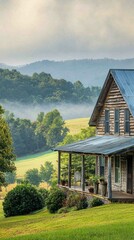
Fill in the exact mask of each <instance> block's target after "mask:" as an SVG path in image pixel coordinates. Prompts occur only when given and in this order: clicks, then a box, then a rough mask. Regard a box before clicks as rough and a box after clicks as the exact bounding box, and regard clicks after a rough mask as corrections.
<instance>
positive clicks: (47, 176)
mask: <svg viewBox="0 0 134 240" xmlns="http://www.w3.org/2000/svg"><path fill="white" fill-rule="evenodd" d="M53 172H54V168H53V164H52V163H51V162H48V161H46V162H45V164H44V166H43V165H41V167H40V178H41V180H43V181H45V182H47V184H50V183H51V179H52V174H53Z"/></svg>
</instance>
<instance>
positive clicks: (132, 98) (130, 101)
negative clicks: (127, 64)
mask: <svg viewBox="0 0 134 240" xmlns="http://www.w3.org/2000/svg"><path fill="white" fill-rule="evenodd" d="M111 74H112V76H113V77H114V80H115V82H116V83H117V85H118V87H119V89H120V91H121V93H122V96H123V98H124V100H125V101H126V103H127V105H128V107H129V109H130V112H131V113H132V115H133V116H134V69H128V70H127V69H125V70H124V69H121V70H111Z"/></svg>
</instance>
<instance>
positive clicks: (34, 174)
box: [25, 168, 41, 186]
mask: <svg viewBox="0 0 134 240" xmlns="http://www.w3.org/2000/svg"><path fill="white" fill-rule="evenodd" d="M25 180H26V181H28V182H29V183H31V184H32V185H35V186H38V185H39V183H40V182H41V178H40V174H39V172H38V169H37V168H33V169H29V170H28V171H27V172H26V174H25Z"/></svg>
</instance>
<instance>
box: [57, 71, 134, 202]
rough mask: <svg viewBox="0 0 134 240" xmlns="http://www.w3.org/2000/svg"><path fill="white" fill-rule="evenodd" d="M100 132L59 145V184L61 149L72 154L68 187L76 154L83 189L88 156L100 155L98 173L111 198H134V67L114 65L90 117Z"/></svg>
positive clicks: (83, 189) (97, 159)
mask: <svg viewBox="0 0 134 240" xmlns="http://www.w3.org/2000/svg"><path fill="white" fill-rule="evenodd" d="M89 125H90V126H95V127H96V136H95V137H91V138H89V139H86V140H84V141H79V142H76V143H72V144H68V145H65V146H59V147H57V148H55V150H56V151H58V184H60V174H61V170H60V162H61V158H60V156H61V153H62V152H66V153H68V154H69V155H68V156H69V158H68V187H69V188H71V158H72V154H80V155H81V163H82V172H81V176H82V177H81V182H82V184H81V188H82V189H81V190H82V191H85V164H84V162H85V156H86V155H95V156H96V175H100V176H104V178H105V180H106V181H107V185H108V187H107V198H108V199H110V200H112V199H114V198H119V199H120V198H124V199H129V198H130V199H131V200H134V69H131V70H129V69H126V70H125V69H119V70H118V69H117V70H116V69H111V70H109V73H108V75H107V78H106V80H105V82H104V85H103V88H102V90H101V93H100V95H99V98H98V100H97V103H96V105H95V108H94V110H93V113H92V116H91V118H90V121H89Z"/></svg>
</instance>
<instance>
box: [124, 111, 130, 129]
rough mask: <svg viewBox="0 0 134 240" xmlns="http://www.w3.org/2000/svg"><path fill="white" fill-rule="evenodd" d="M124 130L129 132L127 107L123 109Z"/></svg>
mask: <svg viewBox="0 0 134 240" xmlns="http://www.w3.org/2000/svg"><path fill="white" fill-rule="evenodd" d="M124 117H125V119H124V124H125V126H124V132H125V133H129V132H130V112H129V110H128V109H125V113H124Z"/></svg>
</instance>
